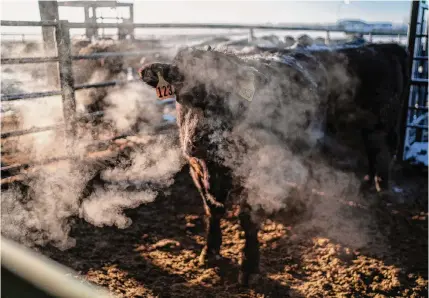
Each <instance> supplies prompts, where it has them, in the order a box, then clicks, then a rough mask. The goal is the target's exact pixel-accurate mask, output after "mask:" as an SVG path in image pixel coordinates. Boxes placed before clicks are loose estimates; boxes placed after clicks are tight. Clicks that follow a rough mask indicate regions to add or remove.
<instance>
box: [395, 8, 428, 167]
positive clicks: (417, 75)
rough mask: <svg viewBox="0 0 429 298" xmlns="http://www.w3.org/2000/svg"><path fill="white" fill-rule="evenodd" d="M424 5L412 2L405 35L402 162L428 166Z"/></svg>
mask: <svg viewBox="0 0 429 298" xmlns="http://www.w3.org/2000/svg"><path fill="white" fill-rule="evenodd" d="M427 17H428V3H427V1H421V0H420V1H413V3H412V9H411V20H410V27H409V33H408V49H409V53H410V61H409V70H410V73H411V81H410V89H409V96H408V102H407V103H406V105H405V106H404V113H403V116H404V117H403V119H404V120H405V121H404V123H403V125H402V126H403V131H402V135H403V136H404V141H403V144H402V148H401V149H402V150H403V154H402V160H405V161H408V162H411V163H414V164H421V165H425V166H427V165H428V22H427Z"/></svg>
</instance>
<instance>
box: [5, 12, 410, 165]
mask: <svg viewBox="0 0 429 298" xmlns="http://www.w3.org/2000/svg"><path fill="white" fill-rule="evenodd" d="M1 26H17V27H21V26H22V27H28V26H41V27H42V28H43V27H54V29H55V37H56V48H57V56H55V57H31V58H25V57H24V58H2V59H1V63H2V64H23V63H46V62H58V66H59V81H60V87H61V88H60V90H53V91H46V92H36V93H22V94H6V95H2V96H1V101H2V102H5V101H6V102H10V101H15V100H23V99H32V98H40V97H46V96H54V95H61V96H62V104H63V115H64V124H58V125H53V126H48V127H37V128H31V129H26V130H18V131H9V132H2V133H1V138H2V139H4V138H7V137H12V136H21V135H25V134H30V133H35V132H41V131H48V130H52V129H56V128H58V127H62V128H64V129H65V132H66V133H67V134H68V135H69V136H74V135H75V131H76V123H77V121H78V120H80V119H82V118H93V117H100V116H102V115H103V113H102V112H101V111H99V112H95V113H92V114H87V115H84V116H81V117H80V119H77V116H76V102H75V91H76V90H82V89H88V88H101V87H109V86H115V85H118V84H122V83H126V82H130V81H126V82H118V81H110V82H101V83H95V84H82V85H76V84H75V83H74V77H73V71H72V63H73V61H74V60H81V59H99V58H102V57H112V56H122V57H123V56H138V55H144V54H148V52H149V51H148V50H145V51H136V52H115V53H113V52H105V53H94V54H90V55H78V56H73V55H72V54H71V38H70V29H74V28H94V29H95V28H118V29H121V28H122V30H124V29H126V28H132V29H135V28H174V29H191V28H195V29H245V30H249V36H251V35H252V34H253V30H256V29H258V30H270V31H275V30H280V31H321V32H326V34H327V37H328V38H329V32H343V33H348V34H353V33H360V34H364V35H369V36H400V35H406V32H403V31H401V30H399V31H398V30H390V29H389V30H374V31H366V32H362V31H358V30H348V31H346V30H345V29H344V28H340V27H339V26H336V25H335V26H334V25H326V26H324V25H290V26H271V25H236V24H183V23H182V24H143V23H124V24H118V23H96V24H94V23H70V22H68V21H62V20H60V21H39V22H33V21H6V20H2V21H1ZM135 80H138V79H137V78H134V79H133V80H131V81H135ZM169 103H173V104H174V101H170V102H169ZM112 140H113V139H112ZM50 161H51V160H47V161H46V163H48V162H50ZM42 163H43V162H42ZM28 166H30V165H29V164H16V165H9V166H5V167H2V168H1V171H2V172H3V171H6V170H17V169H21V168H26V167H28Z"/></svg>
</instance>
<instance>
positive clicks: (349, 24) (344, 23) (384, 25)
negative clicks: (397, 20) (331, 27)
mask: <svg viewBox="0 0 429 298" xmlns="http://www.w3.org/2000/svg"><path fill="white" fill-rule="evenodd" d="M337 25H338V26H339V27H341V28H342V29H343V30H345V31H359V32H368V31H372V30H392V29H393V24H392V23H389V22H375V23H367V22H364V21H361V20H340V21H338V22H337Z"/></svg>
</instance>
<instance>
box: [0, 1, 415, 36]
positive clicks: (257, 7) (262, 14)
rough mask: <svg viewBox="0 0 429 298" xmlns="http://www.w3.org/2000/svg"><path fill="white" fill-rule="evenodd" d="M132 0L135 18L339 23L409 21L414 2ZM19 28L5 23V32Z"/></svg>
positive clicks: (33, 11)
mask: <svg viewBox="0 0 429 298" xmlns="http://www.w3.org/2000/svg"><path fill="white" fill-rule="evenodd" d="M0 1H1V7H0V10H1V19H2V20H26V21H39V20H40V16H39V10H38V2H37V1H36V0H0ZM124 2H127V1H124ZM133 2H134V21H135V22H137V23H172V22H173V23H248V24H255V23H273V24H275V23H335V22H336V21H337V20H338V19H361V20H364V21H368V22H377V21H378V22H393V23H408V19H409V14H410V8H411V2H410V1H353V0H349V1H346V2H345V1H344V0H343V1H262V0H260V1H243V0H241V1H221V0H216V1H207V0H206V1H204V0H200V1H180V0H176V1H161V0H158V1H133ZM60 19H67V20H69V21H71V22H82V21H83V10H80V9H79V8H74V9H70V8H61V9H60ZM16 29H17V28H16V27H14V28H6V27H2V32H10V31H16ZM33 29H35V28H33ZM23 30H25V28H23ZM27 30H30V29H27Z"/></svg>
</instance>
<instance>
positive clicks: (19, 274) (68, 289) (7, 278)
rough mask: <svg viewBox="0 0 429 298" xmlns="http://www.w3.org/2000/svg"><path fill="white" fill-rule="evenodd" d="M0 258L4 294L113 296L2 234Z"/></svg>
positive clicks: (40, 297) (77, 297) (78, 297)
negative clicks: (78, 278)
mask: <svg viewBox="0 0 429 298" xmlns="http://www.w3.org/2000/svg"><path fill="white" fill-rule="evenodd" d="M1 261H2V262H1V267H2V268H1V269H2V270H1V271H2V282H3V283H2V296H3V295H4V296H5V297H34V298H54V297H70V298H107V297H112V295H111V294H109V293H108V292H107V291H106V290H105V289H102V288H100V287H97V286H94V285H91V284H89V283H88V284H84V283H82V282H81V281H78V280H77V279H75V278H74V277H73V276H77V275H78V273H77V272H74V271H72V270H71V269H69V268H67V267H65V266H64V265H60V264H59V263H57V262H55V261H53V260H51V259H49V258H48V257H46V256H43V255H42V254H40V253H37V252H35V251H33V250H31V249H29V248H26V247H24V246H22V245H20V244H18V243H16V242H14V241H12V240H9V239H7V238H5V237H3V236H2V237H1Z"/></svg>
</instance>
